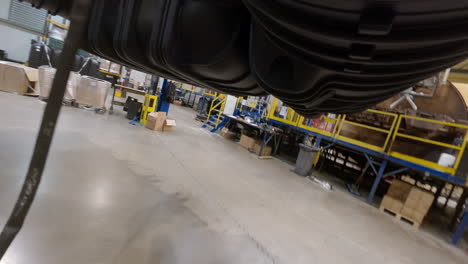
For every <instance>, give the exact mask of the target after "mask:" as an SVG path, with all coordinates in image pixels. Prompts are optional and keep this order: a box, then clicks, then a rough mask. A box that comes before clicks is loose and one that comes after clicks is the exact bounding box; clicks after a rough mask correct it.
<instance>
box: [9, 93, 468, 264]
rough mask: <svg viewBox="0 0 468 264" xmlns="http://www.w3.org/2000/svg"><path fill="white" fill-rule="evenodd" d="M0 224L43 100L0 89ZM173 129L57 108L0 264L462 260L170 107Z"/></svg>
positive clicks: (457, 252)
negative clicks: (20, 220) (26, 206)
mask: <svg viewBox="0 0 468 264" xmlns="http://www.w3.org/2000/svg"><path fill="white" fill-rule="evenodd" d="M0 105H1V107H2V111H1V112H0V124H1V125H0V168H1V169H0V171H1V173H0V224H2V225H3V224H4V222H5V221H6V218H7V217H8V215H9V213H10V210H11V208H12V206H13V204H14V202H15V199H16V196H17V194H18V191H19V190H20V188H21V183H22V180H23V177H24V175H25V172H26V169H27V166H28V161H29V159H30V156H31V152H32V148H33V144H34V139H35V136H36V132H37V129H38V125H39V122H40V119H41V114H42V109H43V107H44V104H43V103H42V102H40V101H38V100H37V99H35V98H28V97H21V96H18V95H12V94H7V93H1V92H0ZM170 116H171V117H172V118H175V119H176V120H177V128H176V130H175V131H172V132H166V133H160V132H154V131H150V130H148V129H145V128H143V127H140V126H132V125H130V124H128V122H127V120H126V119H125V118H123V113H122V112H120V111H118V112H117V113H116V114H114V115H108V114H104V115H98V114H95V113H94V112H88V111H85V110H81V109H77V108H71V107H64V108H63V111H62V113H61V116H60V122H59V126H58V131H57V133H56V136H55V139H54V142H53V146H52V150H51V153H50V156H49V160H48V163H47V167H46V170H45V172H44V175H43V182H42V184H41V186H40V189H39V192H38V195H37V198H36V200H35V202H34V204H33V206H32V209H31V211H30V214H29V216H28V218H27V220H26V222H25V225H24V228H23V230H22V231H21V233H20V234H19V235H18V237H17V239H16V240H15V241H14V243H13V245H12V246H11V248H10V249H9V251H8V252H7V254H6V255H5V257H4V259H3V260H2V262H1V263H2V264H7V263H8V264H10V263H18V264H23V263H24V264H30V263H37V264H40V263H47V264H53V263H67V264H71V263H77V264H84V263H100V264H102V263H112V264H113V263H132V264H138V263H148V264H150V263H154V264H182V263H184V264H188V263H190V264H218V263H249V264H250V263H288V264H290V263H308V264H310V263H361V264H364V263H381V264H385V263H388V264H390V263H405V264H409V263H425V264H430V263H438V264H439V263H444V264H448V263H468V255H467V254H466V253H465V252H463V251H462V250H460V249H456V248H454V247H451V246H450V245H448V244H447V243H446V241H442V240H439V239H436V238H434V236H432V235H430V234H427V233H425V232H423V231H417V230H415V229H413V228H411V227H410V226H408V225H407V224H405V223H400V222H398V221H396V220H394V219H392V218H391V217H388V216H386V215H383V214H382V213H380V212H379V211H378V210H376V209H375V208H372V207H370V206H368V205H367V204H365V203H363V202H361V201H358V200H357V199H354V198H351V197H350V196H349V195H348V194H346V193H343V192H341V191H331V192H330V191H326V190H324V189H322V188H320V187H319V186H317V185H315V184H314V183H312V182H310V181H308V180H306V179H304V178H301V177H298V176H296V175H295V174H294V173H292V172H291V167H290V166H289V165H287V164H286V163H283V162H281V161H279V160H276V159H273V160H258V159H257V158H256V157H255V156H254V155H252V154H249V153H247V151H246V150H244V149H243V148H241V147H240V146H238V145H237V144H236V143H234V142H231V141H228V140H225V139H224V138H221V137H220V136H218V135H214V134H210V133H209V132H207V131H205V130H203V129H201V128H200V124H199V123H197V122H196V121H194V120H193V117H194V112H193V111H192V110H190V109H187V108H181V107H177V106H172V108H171V111H170Z"/></svg>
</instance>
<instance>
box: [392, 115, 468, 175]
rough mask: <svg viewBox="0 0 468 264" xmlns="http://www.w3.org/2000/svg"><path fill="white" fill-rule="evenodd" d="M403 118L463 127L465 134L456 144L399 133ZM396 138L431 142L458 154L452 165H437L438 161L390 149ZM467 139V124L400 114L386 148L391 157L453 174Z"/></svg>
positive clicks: (458, 164)
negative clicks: (388, 146) (461, 140)
mask: <svg viewBox="0 0 468 264" xmlns="http://www.w3.org/2000/svg"><path fill="white" fill-rule="evenodd" d="M405 119H412V120H417V121H422V122H428V123H432V124H439V125H443V126H448V127H453V128H462V129H465V130H466V131H465V136H464V138H463V142H462V144H461V145H459V146H458V145H453V144H447V143H444V142H440V141H436V140H431V139H427V138H422V137H418V136H413V135H408V134H404V133H401V132H400V127H401V124H402V121H403V120H405ZM398 138H405V139H409V140H413V141H418V142H423V143H427V144H431V145H434V146H439V147H445V148H449V149H453V150H455V151H458V155H457V157H456V160H455V163H454V165H453V167H445V166H442V165H439V164H438V163H436V162H433V161H428V160H426V159H423V158H419V157H415V156H413V155H408V154H404V153H400V152H396V151H392V147H393V144H394V143H395V141H396V140H398ZM467 141H468V126H466V125H461V124H456V123H450V122H444V121H438V120H432V119H428V118H422V117H417V116H408V115H400V116H399V118H398V121H397V124H396V126H395V129H394V133H393V137H392V142H391V145H390V148H389V150H388V154H389V155H390V156H393V157H396V158H399V159H403V160H407V161H409V162H412V163H416V164H419V165H422V166H425V167H429V168H434V169H437V170H439V171H443V172H446V173H449V174H452V175H454V174H455V172H456V171H457V169H458V167H459V166H460V161H461V159H462V156H463V153H464V151H465V147H466V144H467Z"/></svg>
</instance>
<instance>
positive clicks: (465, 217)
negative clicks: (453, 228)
mask: <svg viewBox="0 0 468 264" xmlns="http://www.w3.org/2000/svg"><path fill="white" fill-rule="evenodd" d="M467 225H468V211H465V213H464V214H463V218H462V220H461V222H460V224H459V225H458V228H457V232H455V235H454V236H453V238H452V244H453V245H456V244H457V243H458V241H460V239H461V237H462V236H463V233H464V232H465V227H466V226H467Z"/></svg>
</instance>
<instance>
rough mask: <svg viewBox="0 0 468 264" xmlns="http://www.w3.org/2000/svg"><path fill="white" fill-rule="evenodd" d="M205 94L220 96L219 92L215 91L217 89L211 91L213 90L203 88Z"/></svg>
mask: <svg viewBox="0 0 468 264" xmlns="http://www.w3.org/2000/svg"><path fill="white" fill-rule="evenodd" d="M203 95H209V96H213V97H216V96H218V93H217V92H215V91H211V90H206V89H204V90H203Z"/></svg>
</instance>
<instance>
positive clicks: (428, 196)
mask: <svg viewBox="0 0 468 264" xmlns="http://www.w3.org/2000/svg"><path fill="white" fill-rule="evenodd" d="M433 201H434V194H432V193H430V192H427V191H425V190H422V189H419V188H418V187H413V188H411V191H410V193H409V195H408V198H407V199H406V202H405V206H403V209H402V210H401V213H400V214H401V216H402V217H404V218H407V219H409V220H412V221H414V222H416V223H419V224H421V223H422V221H423V220H424V217H425V216H426V214H427V212H428V211H429V209H430V208H431V205H432V202H433Z"/></svg>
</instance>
